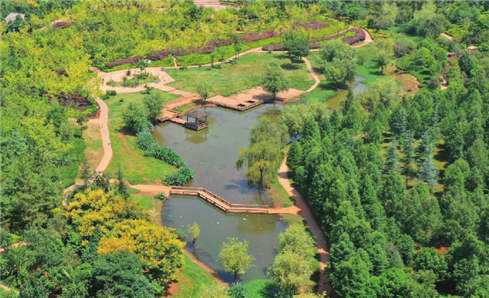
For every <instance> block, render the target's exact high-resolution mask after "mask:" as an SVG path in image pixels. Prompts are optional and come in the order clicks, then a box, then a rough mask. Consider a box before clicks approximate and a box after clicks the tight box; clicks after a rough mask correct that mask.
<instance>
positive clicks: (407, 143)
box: [403, 132, 416, 183]
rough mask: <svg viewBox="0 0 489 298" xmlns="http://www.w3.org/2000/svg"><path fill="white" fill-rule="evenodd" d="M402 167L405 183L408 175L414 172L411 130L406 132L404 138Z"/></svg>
mask: <svg viewBox="0 0 489 298" xmlns="http://www.w3.org/2000/svg"><path fill="white" fill-rule="evenodd" d="M403 151H404V168H403V174H404V175H405V176H406V183H407V181H408V180H409V179H408V178H409V176H411V175H413V173H415V171H416V170H415V169H414V167H413V164H412V163H413V160H414V146H413V134H412V132H408V133H407V138H406V140H404V150H403Z"/></svg>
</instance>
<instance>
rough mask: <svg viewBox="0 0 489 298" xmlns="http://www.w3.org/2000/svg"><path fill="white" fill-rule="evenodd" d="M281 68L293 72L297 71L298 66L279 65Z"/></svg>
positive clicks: (291, 64) (290, 64)
mask: <svg viewBox="0 0 489 298" xmlns="http://www.w3.org/2000/svg"><path fill="white" fill-rule="evenodd" d="M280 67H281V68H283V69H286V70H295V69H299V65H297V64H294V63H282V64H281V65H280Z"/></svg>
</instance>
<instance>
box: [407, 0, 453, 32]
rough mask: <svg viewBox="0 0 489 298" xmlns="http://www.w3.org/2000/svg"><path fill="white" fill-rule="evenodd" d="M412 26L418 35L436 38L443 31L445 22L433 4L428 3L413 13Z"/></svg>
mask: <svg viewBox="0 0 489 298" xmlns="http://www.w3.org/2000/svg"><path fill="white" fill-rule="evenodd" d="M413 24H414V26H415V28H416V32H417V33H418V34H419V35H423V36H427V37H431V38H436V37H438V36H439V35H440V33H442V32H443V31H444V30H445V27H446V25H447V21H446V19H445V16H444V15H443V14H440V13H437V12H436V6H435V4H434V3H433V2H432V1H430V2H426V3H425V4H423V7H422V8H421V9H420V10H418V11H416V12H415V13H414V17H413Z"/></svg>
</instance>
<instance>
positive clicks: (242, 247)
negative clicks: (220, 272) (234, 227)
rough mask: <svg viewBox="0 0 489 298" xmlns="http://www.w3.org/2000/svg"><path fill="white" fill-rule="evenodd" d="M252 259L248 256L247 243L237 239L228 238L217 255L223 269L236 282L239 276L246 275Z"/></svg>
mask: <svg viewBox="0 0 489 298" xmlns="http://www.w3.org/2000/svg"><path fill="white" fill-rule="evenodd" d="M254 259H255V258H253V257H252V256H250V255H249V254H248V242H247V241H239V239H238V238H228V239H227V240H226V241H225V242H224V243H223V244H222V248H221V252H220V253H219V260H220V261H221V263H222V264H223V265H224V269H225V270H226V271H228V272H231V273H232V274H233V275H234V281H237V280H238V275H239V274H245V273H246V270H247V269H248V268H249V267H251V266H252V264H251V262H252V261H253V260H254Z"/></svg>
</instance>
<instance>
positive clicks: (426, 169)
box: [419, 146, 438, 192]
mask: <svg viewBox="0 0 489 298" xmlns="http://www.w3.org/2000/svg"><path fill="white" fill-rule="evenodd" d="M429 147H430V146H428V147H427V149H426V150H425V151H426V152H425V153H424V154H425V155H424V156H423V157H422V160H423V161H422V163H421V165H420V167H419V178H420V179H421V180H423V181H424V182H425V183H426V184H427V185H428V186H429V187H430V190H431V191H432V192H433V190H434V187H435V186H436V183H437V180H436V177H437V175H438V170H437V168H436V167H435V164H434V163H433V151H428V150H429Z"/></svg>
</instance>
